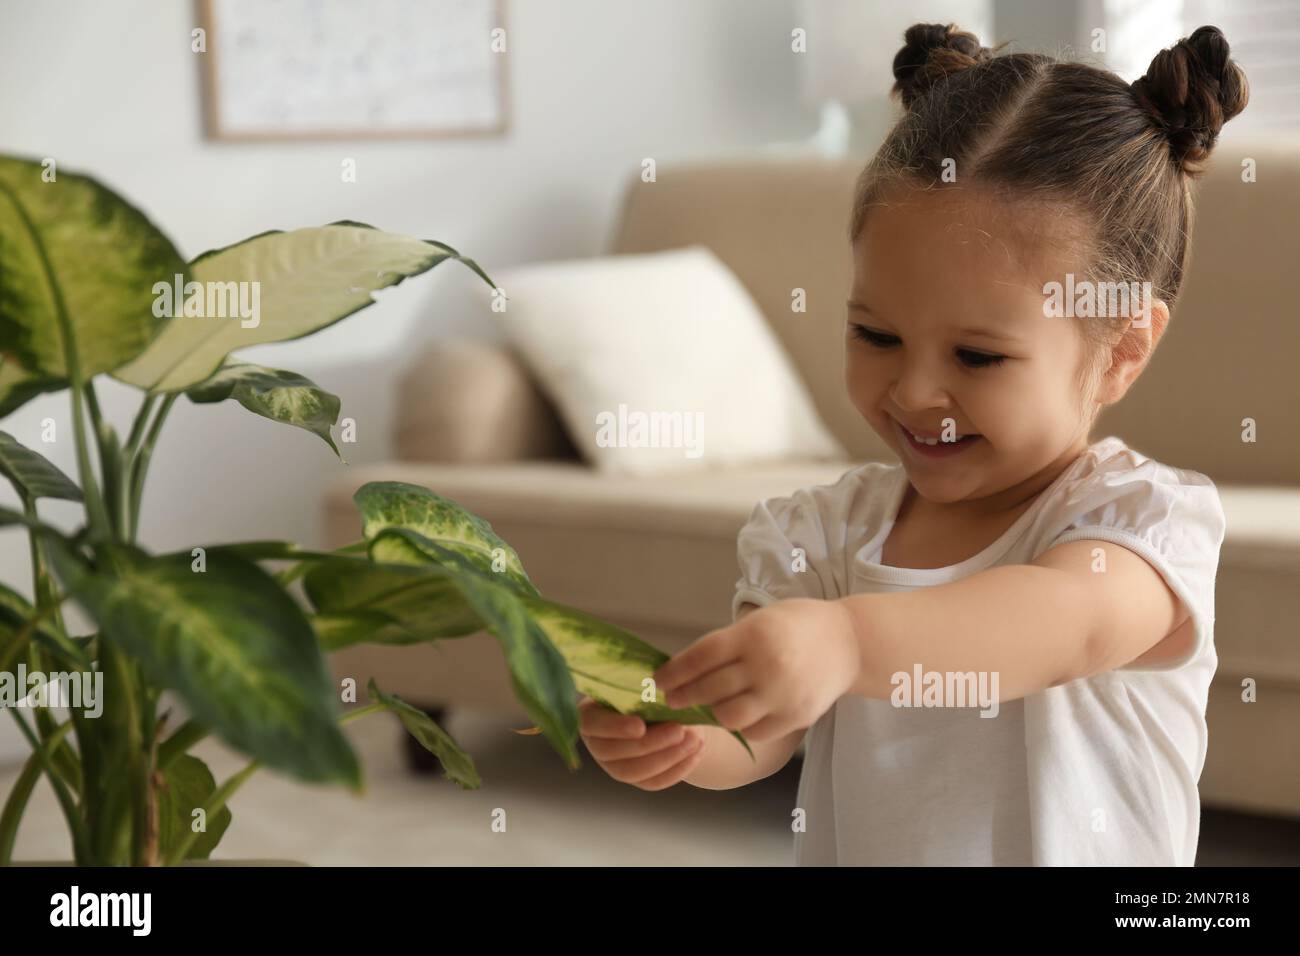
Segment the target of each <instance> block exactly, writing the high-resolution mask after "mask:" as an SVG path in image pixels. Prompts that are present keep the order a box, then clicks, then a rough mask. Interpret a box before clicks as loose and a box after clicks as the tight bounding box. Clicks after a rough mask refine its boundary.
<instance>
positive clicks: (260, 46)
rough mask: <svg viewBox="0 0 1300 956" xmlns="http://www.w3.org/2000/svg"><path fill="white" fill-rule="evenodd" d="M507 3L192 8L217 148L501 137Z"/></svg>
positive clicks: (270, 1) (220, 2) (201, 0)
mask: <svg viewBox="0 0 1300 956" xmlns="http://www.w3.org/2000/svg"><path fill="white" fill-rule="evenodd" d="M503 4H504V0H365V2H364V3H358V2H353V0H198V13H199V25H200V26H201V27H202V28H203V30H204V35H203V36H204V43H205V46H206V49H205V50H204V51H202V52H200V53H199V55H200V56H201V57H202V62H203V74H204V76H203V90H204V116H205V123H206V128H207V133H208V136H209V137H211V138H213V139H218V140H257V139H356V138H403V137H444V136H446V137H450V136H485V135H486V136H492V135H500V134H502V133H504V132H505V131H506V129H507V119H506V62H505V61H506V56H507V46H506V42H507V41H506V36H505V22H504V10H503Z"/></svg>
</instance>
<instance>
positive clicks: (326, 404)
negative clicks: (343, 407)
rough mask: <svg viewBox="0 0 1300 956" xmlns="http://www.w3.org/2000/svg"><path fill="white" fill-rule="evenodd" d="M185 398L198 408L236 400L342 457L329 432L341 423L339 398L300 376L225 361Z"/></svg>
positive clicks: (188, 391)
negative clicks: (316, 437) (303, 432)
mask: <svg viewBox="0 0 1300 956" xmlns="http://www.w3.org/2000/svg"><path fill="white" fill-rule="evenodd" d="M185 394H186V395H188V396H189V399H190V401H192V402H195V403H197V404H206V403H210V402H224V401H225V400H226V399H228V398H233V399H234V400H235V401H237V402H239V404H240V405H243V406H244V407H245V408H246V409H248V410H249V411H250V412H252V413H253V414H255V415H261V416H262V417H263V418H269V419H271V420H272V421H276V422H282V423H284V424H285V425H293V426H295V427H297V428H303V429H306V430H307V431H309V432H311V433H312V434H313V435H319V436H320V437H321V439H323V440H324V442H325V444H327V445H329V446H330V448H331V449H333V451H334V454H336V455H338V454H339V450H338V446H336V445H335V444H334V439H333V438H332V437H331V436H330V428H331V427H332V426H333V425H334V424H335V423H336V422H337V421H338V419H339V399H338V396H337V395H333V394H331V393H329V392H327V391H325V389H323V388H321V387H320V386H319V385H317V384H316V383H315V382H313V381H311V380H310V379H307V378H304V377H303V376H301V375H299V374H298V373H297V372H287V371H285V370H283V369H278V368H265V367H264V366H261V365H252V364H249V363H248V362H240V361H238V360H236V359H226V362H225V364H224V365H222V366H221V368H220V369H219V370H218V371H217V373H216V374H215V375H213V376H211V377H210V378H207V379H205V380H203V381H202V382H200V383H199V384H198V385H195V386H193V387H191V388H188V389H186V391H185ZM339 457H340V458H342V457H343V456H342V455H339Z"/></svg>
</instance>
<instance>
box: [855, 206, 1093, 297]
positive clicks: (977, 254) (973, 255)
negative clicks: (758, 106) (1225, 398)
mask: <svg viewBox="0 0 1300 956" xmlns="http://www.w3.org/2000/svg"><path fill="white" fill-rule="evenodd" d="M1089 232H1090V230H1089V227H1088V224H1087V222H1086V221H1085V220H1084V219H1083V217H1082V216H1081V215H1080V214H1079V213H1077V212H1076V211H1074V210H1072V209H1071V208H1070V207H1069V206H1068V204H1066V203H1063V202H1054V201H1050V200H1046V199H1042V200H1028V199H1023V198H1010V197H1007V196H1004V195H1002V194H1000V193H998V192H996V191H993V190H990V189H965V188H960V187H956V186H950V187H945V188H942V189H928V190H923V189H910V190H895V191H894V192H893V193H892V194H891V195H889V196H888V197H887V198H886V199H884V200H883V201H882V202H880V203H879V204H878V205H876V206H875V207H873V208H872V209H871V211H870V214H869V215H868V216H867V218H866V221H865V223H864V225H863V229H862V233H861V234H860V235H859V236H858V238H857V240H856V241H855V242H854V244H853V253H854V255H853V258H854V262H855V268H856V269H857V270H858V271H859V272H862V271H864V270H865V271H868V272H875V271H881V272H888V273H889V274H890V275H898V274H899V269H900V267H901V268H903V269H905V270H907V271H910V272H923V271H927V270H928V271H930V272H931V273H934V274H943V273H946V272H955V273H962V272H969V271H971V270H975V271H978V272H980V273H986V274H989V278H990V279H991V278H993V277H994V276H996V277H998V278H1000V279H1001V280H1003V281H1006V280H1008V279H1009V280H1012V281H1017V280H1021V279H1023V280H1026V281H1029V280H1038V282H1039V284H1040V285H1041V283H1042V282H1043V281H1048V280H1049V279H1052V278H1055V279H1058V280H1059V278H1060V276H1061V274H1062V273H1064V272H1071V271H1075V272H1078V271H1081V270H1082V269H1084V268H1085V266H1086V262H1085V252H1086V249H1087V245H1088V243H1087V237H1088V235H1089ZM877 266H879V269H876V268H874V267H877Z"/></svg>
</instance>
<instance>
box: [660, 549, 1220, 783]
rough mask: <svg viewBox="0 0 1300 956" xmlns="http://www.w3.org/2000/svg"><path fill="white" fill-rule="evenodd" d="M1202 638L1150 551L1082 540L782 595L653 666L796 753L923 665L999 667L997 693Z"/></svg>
mask: <svg viewBox="0 0 1300 956" xmlns="http://www.w3.org/2000/svg"><path fill="white" fill-rule="evenodd" d="M1097 550H1100V551H1101V552H1102V554H1103V555H1104V558H1105V560H1104V562H1103V561H1101V560H1099V559H1096V558H1094V554H1093V552H1094V551H1097ZM1094 568H1096V569H1097V570H1094ZM1102 569H1104V570H1102ZM1194 636H1195V635H1194V632H1193V629H1192V621H1191V620H1190V619H1189V618H1188V616H1187V613H1186V611H1185V610H1184V609H1183V608H1182V607H1181V606H1180V602H1179V600H1178V599H1177V597H1176V596H1175V595H1174V593H1173V592H1172V591H1171V590H1169V588H1168V587H1167V586H1166V584H1165V582H1164V579H1163V578H1162V577H1161V576H1160V574H1159V573H1158V572H1157V571H1156V570H1155V569H1154V568H1152V567H1151V566H1150V565H1149V564H1147V562H1146V561H1145V560H1144V559H1143V558H1141V557H1139V556H1138V555H1137V554H1136V553H1134V552H1132V551H1129V550H1128V549H1127V548H1124V547H1122V546H1120V545H1116V544H1112V543H1110V542H1107V541H1097V540H1083V541H1072V542H1070V543H1069V544H1063V545H1059V546H1058V547H1055V548H1053V549H1052V550H1051V551H1048V552H1047V553H1046V554H1044V555H1042V556H1041V557H1039V558H1037V559H1036V560H1035V561H1034V562H1033V563H1031V564H1022V565H1013V566H1008V567H997V568H990V569H989V570H987V571H981V572H980V573H979V574H973V575H971V576H970V577H968V578H964V579H963V580H961V581H955V582H953V583H952V584H943V585H937V586H934V587H927V588H920V589H917V590H915V591H898V592H891V593H885V594H858V595H852V596H850V597H844V598H839V599H836V600H820V599H812V598H788V599H786V600H783V601H777V602H775V603H774V604H769V605H768V606H766V607H764V608H763V609H762V610H761V611H756V612H754V613H751V614H747V615H745V617H743V618H740V619H738V620H736V621H735V622H734V623H733V624H731V625H729V626H727V627H725V628H722V629H720V630H718V631H713V632H711V633H709V634H706V635H705V636H704V637H702V638H700V640H698V641H696V642H695V643H694V644H692V645H691V646H690V647H688V648H687V649H686V650H684V651H682V652H681V653H679V654H678V655H676V656H675V657H673V658H672V659H671V660H669V661H667V662H665V663H664V664H662V665H660V667H659V668H658V669H657V670H656V671H655V675H654V676H655V682H656V683H657V684H658V686H659V688H660V689H661V690H663V691H664V693H665V699H666V701H667V703H668V706H670V707H691V706H696V705H702V706H708V707H712V708H713V713H714V716H715V717H717V719H718V721H719V723H721V724H722V726H724V727H727V728H730V729H734V730H741V731H743V732H744V734H745V737H746V739H748V740H749V741H750V743H751V744H754V743H765V742H774V743H778V744H779V746H778V747H777V748H776V749H774V750H773V751H772V753H773V755H774V759H775V757H780V758H781V762H782V763H784V761H785V760H788V759H789V756H788V754H787V753H786V752H785V748H786V747H787V746H789V741H791V740H793V739H795V734H796V733H801V732H802V730H803V729H805V728H807V727H810V726H812V724H813V723H814V722H815V721H816V720H817V719H818V718H820V717H821V716H822V715H823V714H825V713H826V712H827V711H828V710H829V709H830V708H831V707H833V706H834V705H835V702H836V701H837V700H838V699H839V698H841V697H843V696H844V695H845V694H860V695H862V696H864V697H874V698H879V699H882V700H889V699H890V697H891V695H892V693H893V691H894V688H895V685H894V683H893V680H892V679H893V678H894V676H895V675H907V676H908V677H911V676H912V675H913V674H914V672H915V670H916V669H917V668H918V667H919V668H920V669H921V670H922V671H923V672H925V673H927V674H930V673H936V672H937V673H938V674H939V675H940V676H941V677H943V678H944V679H943V680H941V681H939V682H938V683H939V684H941V685H942V686H943V689H944V690H945V691H946V690H947V689H948V688H949V687H951V688H952V689H953V692H954V693H956V692H958V691H959V690H960V687H961V686H965V685H968V684H969V681H963V682H962V683H961V684H959V683H958V682H957V681H953V680H949V679H948V676H949V675H957V674H967V673H974V674H975V675H976V677H977V679H978V676H979V674H980V672H984V673H985V674H987V675H988V683H987V684H984V683H983V682H981V686H985V687H987V686H989V685H993V684H994V680H993V674H994V673H996V675H997V677H996V685H995V686H994V687H993V690H992V695H993V696H995V699H996V700H998V701H1006V700H1016V699H1018V698H1021V697H1024V696H1025V695H1027V694H1033V693H1037V692H1039V691H1043V690H1046V689H1047V688H1049V687H1055V686H1056V685H1058V684H1064V683H1066V682H1067V681H1072V680H1076V679H1078V678H1081V677H1088V676H1089V675H1092V674H1096V673H1099V672H1102V671H1107V670H1111V669H1113V668H1116V667H1120V666H1122V665H1124V664H1127V663H1129V662H1131V661H1135V660H1138V659H1140V660H1141V661H1142V662H1143V663H1150V664H1155V663H1159V662H1162V661H1166V660H1172V659H1173V658H1175V657H1178V656H1181V655H1182V654H1183V653H1185V652H1186V651H1187V650H1188V649H1189V648H1190V647H1191V646H1192V641H1193V639H1194ZM927 680H928V678H927ZM928 686H934V685H928ZM927 689H928V687H927ZM944 703H950V704H960V703H961V702H960V701H955V700H954V701H944ZM990 703H991V701H990ZM717 752H721V750H720V748H719V750H718V751H717ZM698 773H699V771H697V774H698ZM751 779H752V778H751ZM745 782H748V781H745ZM724 785H725V784H724ZM733 785H734V784H733ZM706 786H707V784H706Z"/></svg>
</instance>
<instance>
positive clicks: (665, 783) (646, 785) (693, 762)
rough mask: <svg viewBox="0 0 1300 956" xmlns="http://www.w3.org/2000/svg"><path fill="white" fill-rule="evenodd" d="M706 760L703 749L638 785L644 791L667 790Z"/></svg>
mask: <svg viewBox="0 0 1300 956" xmlns="http://www.w3.org/2000/svg"><path fill="white" fill-rule="evenodd" d="M703 759H704V748H703V747H701V748H700V749H699V750H697V751H695V752H694V753H693V754H691V755H690V756H689V757H687V758H686V759H684V760H681V761H679V762H678V763H676V764H674V765H673V766H672V767H669V768H668V769H667V770H665V771H664V772H663V773H661V774H659V775H658V776H656V777H651V778H650V779H649V780H643V781H641V782H640V783H638V784H637V787H639V788H640V789H642V790H665V789H667V788H668V787H671V786H672V785H673V784H676V783H680V782H681V781H682V780H683V779H685V777H686V775H687V774H689V773H690V772H691V771H692V770H694V769H695V767H696V766H697V765H698V764H699V762H700V761H701V760H703Z"/></svg>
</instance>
